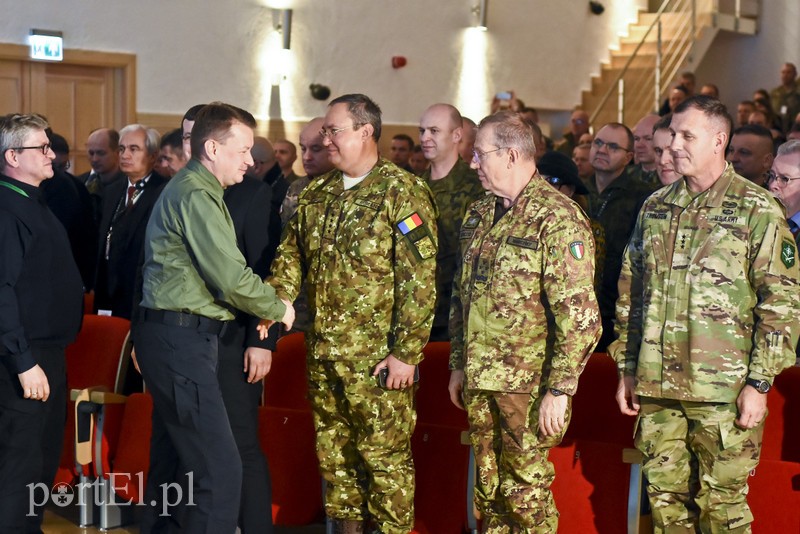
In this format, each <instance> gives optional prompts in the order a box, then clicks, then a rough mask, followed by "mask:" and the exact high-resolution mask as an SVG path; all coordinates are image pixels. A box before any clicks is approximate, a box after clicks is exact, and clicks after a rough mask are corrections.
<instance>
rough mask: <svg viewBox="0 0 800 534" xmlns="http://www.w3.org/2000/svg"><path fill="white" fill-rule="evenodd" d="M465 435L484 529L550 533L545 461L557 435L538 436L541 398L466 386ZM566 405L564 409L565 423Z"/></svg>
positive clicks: (553, 526) (553, 522)
mask: <svg viewBox="0 0 800 534" xmlns="http://www.w3.org/2000/svg"><path fill="white" fill-rule="evenodd" d="M464 401H465V406H466V408H467V415H468V417H469V425H470V428H469V434H470V440H471V441H472V447H473V449H474V451H475V464H476V466H477V476H476V480H475V504H476V506H477V507H478V510H480V512H481V516H482V518H483V524H484V528H485V532H487V533H491V534H501V533H503V534H505V533H509V534H510V533H515V534H516V533H534V532H535V533H554V532H556V530H558V510H556V505H555V501H554V500H553V494H552V493H551V492H550V484H552V482H553V479H554V478H555V470H554V469H553V464H552V463H550V462H549V461H548V460H547V455H548V453H549V451H550V448H552V447H555V446H556V445H558V444H559V443H561V439H562V438H563V436H564V432H566V426H565V428H564V430H563V431H562V433H561V434H560V435H557V436H553V437H548V438H542V437H541V436H540V435H539V429H538V425H539V404H540V402H541V397H537V396H534V395H532V394H530V393H503V392H497V391H481V390H468V391H465V393H464ZM569 415H570V409H569V408H568V409H567V422H568V421H569Z"/></svg>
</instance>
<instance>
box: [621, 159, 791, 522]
mask: <svg viewBox="0 0 800 534" xmlns="http://www.w3.org/2000/svg"><path fill="white" fill-rule="evenodd" d="M797 280H798V264H797V259H796V247H795V243H794V241H793V239H792V235H791V233H790V232H789V230H788V227H787V225H786V222H785V220H784V218H783V214H782V210H781V208H780V207H779V206H778V204H777V202H776V201H775V199H773V198H772V197H771V196H770V195H769V193H767V192H765V191H764V189H763V188H761V187H758V186H756V185H753V184H752V183H750V182H749V181H747V180H745V179H744V178H742V177H741V176H738V175H736V173H735V172H734V171H733V167H732V166H731V165H730V164H728V166H727V168H726V169H725V172H724V173H723V175H722V176H721V177H720V178H719V179H718V180H717V182H716V183H715V184H714V185H713V186H711V188H710V189H709V190H707V191H705V192H703V193H700V194H699V195H698V194H697V193H692V192H691V191H689V190H688V189H687V187H686V182H685V180H679V181H677V182H675V183H674V184H672V185H670V186H668V187H666V188H664V189H661V190H660V191H658V192H657V193H655V194H654V195H653V196H651V197H650V198H649V199H647V201H646V202H645V204H644V206H643V207H642V210H641V212H640V214H639V218H638V222H637V225H636V228H635V229H634V233H633V236H632V237H631V241H630V244H629V245H628V248H627V251H626V254H625V261H624V265H623V270H622V276H621V277H620V298H619V301H618V303H617V321H618V324H617V334H618V335H619V338H618V339H617V341H615V342H614V343H613V344H612V345H611V346H610V347H609V352H610V353H611V354H612V356H614V359H615V360H616V361H617V365H618V367H619V369H620V373H621V374H623V375H626V376H635V377H636V387H635V392H636V393H637V394H638V395H640V396H641V397H640V401H641V404H642V408H641V411H640V416H639V421H638V431H637V434H636V445H637V447H638V448H639V449H640V450H641V451H642V452H643V453H644V454H645V463H644V466H643V467H644V471H645V474H646V475H647V477H648V480H649V486H648V493H649V495H650V501H651V505H652V508H653V519H654V522H655V524H656V531H657V532H673V531H674V532H684V531H686V532H694V529H695V527H696V526H698V525H699V527H700V528H701V530H702V531H703V532H720V531H724V532H749V524H750V523H751V522H752V520H753V516H752V514H751V512H750V510H749V508H748V507H747V501H746V494H747V476H748V473H749V471H750V470H752V469H753V468H754V467H755V466H756V465H757V463H758V456H759V453H760V449H761V436H762V433H763V429H764V425H763V422H762V423H761V424H760V425H759V426H757V427H756V428H754V429H751V430H741V429H739V428H738V427H736V426H735V425H734V423H733V421H734V419H735V418H736V417H737V408H736V399H737V398H738V396H739V393H740V391H741V389H742V387H743V386H744V383H745V379H746V378H747V377H748V376H749V377H750V378H754V379H763V380H767V381H769V382H770V383H771V382H772V380H773V378H774V377H775V376H776V375H777V374H778V373H780V372H781V370H783V369H784V368H786V367H788V366H790V365H792V363H793V362H794V347H795V343H796V341H797V327H796V325H795V324H794V323H795V321H796V318H797V316H798V313H799V312H800V310H799V309H798V308H799V307H800V305H799V303H798V297H799V296H800V295H798V285H797Z"/></svg>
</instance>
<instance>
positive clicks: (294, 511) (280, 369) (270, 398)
mask: <svg viewBox="0 0 800 534" xmlns="http://www.w3.org/2000/svg"><path fill="white" fill-rule="evenodd" d="M259 438H260V440H261V448H262V449H263V451H264V454H265V455H266V456H267V461H268V463H269V469H270V475H271V477H272V520H273V522H274V523H275V524H276V525H282V526H299V525H307V524H310V523H313V522H315V521H319V520H320V519H321V518H322V515H323V509H322V477H320V474H319V462H318V461H317V454H316V440H315V435H314V418H313V414H312V411H311V404H310V403H309V401H308V381H307V377H306V347H305V341H304V337H303V334H301V333H295V334H290V335H288V336H284V337H282V338H280V340H278V345H277V348H276V350H275V352H274V353H273V355H272V367H271V368H270V372H269V374H268V375H267V376H266V378H265V379H264V406H263V407H261V408H260V409H259Z"/></svg>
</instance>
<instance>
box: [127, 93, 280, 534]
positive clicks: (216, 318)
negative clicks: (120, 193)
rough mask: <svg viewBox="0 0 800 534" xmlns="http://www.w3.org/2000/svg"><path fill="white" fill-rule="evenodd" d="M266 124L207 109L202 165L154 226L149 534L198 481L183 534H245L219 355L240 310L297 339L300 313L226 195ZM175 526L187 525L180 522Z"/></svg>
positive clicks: (202, 119) (200, 127)
mask: <svg viewBox="0 0 800 534" xmlns="http://www.w3.org/2000/svg"><path fill="white" fill-rule="evenodd" d="M253 127H255V119H253V116H252V115H250V114H249V113H247V112H246V111H244V110H241V109H238V108H235V107H233V106H230V105H227V104H221V103H214V104H209V105H208V106H205V107H204V108H203V109H201V110H200V111H199V112H198V114H197V117H196V122H195V125H194V128H193V129H192V134H191V135H192V137H191V146H192V154H193V158H192V160H191V161H190V162H189V163H188V164H187V165H186V167H184V168H183V169H181V171H179V172H178V174H176V175H175V177H174V178H172V180H171V181H170V182H169V184H168V186H167V187H165V188H164V191H163V193H162V196H161V197H160V198H159V200H158V202H157V203H156V205H155V206H154V208H153V213H152V216H151V218H150V221H149V222H148V224H147V232H146V239H145V260H144V266H143V268H142V277H143V298H142V301H141V310H140V313H138V318H139V319H140V322H139V323H138V324H137V325H136V328H135V330H134V342H135V345H136V354H137V357H138V360H139V364H140V367H141V370H142V375H143V377H144V381H145V384H146V385H147V387H148V389H149V390H150V392H151V393H152V395H153V408H154V409H153V437H152V440H151V449H150V469H149V472H148V480H147V489H146V491H145V499H144V501H145V502H146V503H148V504H149V506H148V507H147V508H146V510H145V512H144V515H143V518H142V532H143V533H146V532H161V531H167V530H169V529H170V528H171V527H170V524H171V523H174V522H175V520H174V519H173V518H172V517H170V512H169V507H168V506H167V505H166V502H165V501H166V500H167V499H166V496H165V493H166V488H168V487H169V486H170V483H171V482H173V481H174V480H175V479H176V477H177V475H178V474H179V473H178V472H177V471H176V470H177V466H178V465H180V466H181V473H180V476H181V477H182V476H184V474H185V476H186V477H187V479H188V483H187V486H188V492H189V493H188V495H187V496H186V499H185V500H184V502H183V503H179V504H180V505H186V506H185V509H184V510H185V512H184V514H183V517H182V520H181V522H180V523H181V529H182V530H183V531H185V532H207V533H216V532H234V531H235V529H236V524H237V518H238V514H239V496H240V491H241V486H242V464H241V461H240V459H239V454H238V450H237V448H236V443H235V441H234V438H233V434H232V433H231V428H230V423H229V421H228V417H227V413H226V411H225V406H224V404H223V400H222V396H221V394H220V389H219V385H218V383H217V374H216V368H217V343H218V336H219V334H220V332H221V331H222V329H223V328H224V326H225V323H226V322H227V321H229V320H231V319H233V318H234V313H233V308H238V309H241V310H243V311H245V312H247V313H249V314H252V315H255V316H257V317H261V318H263V319H266V320H271V321H275V320H280V321H282V322H284V323H285V324H286V325H287V327H289V328H291V325H292V321H293V320H294V310H293V308H292V307H291V304H290V303H289V302H287V301H284V302H283V303H282V302H281V301H280V300H279V299H278V297H277V296H276V295H275V291H274V290H273V289H272V288H271V287H270V286H268V285H266V284H264V283H263V281H262V280H261V279H260V278H259V277H258V276H257V275H255V274H254V273H253V271H252V270H250V269H249V268H248V267H247V266H246V262H245V259H244V258H243V257H242V254H241V252H239V250H238V248H237V247H236V237H235V233H234V228H233V223H232V222H231V217H230V214H229V213H228V210H227V208H226V207H225V204H224V202H223V197H222V195H223V191H224V188H225V187H227V186H230V185H233V184H236V183H239V182H241V181H242V177H243V176H244V172H245V170H246V169H247V167H248V166H249V165H252V164H253V160H252V157H251V156H250V148H251V147H252V145H253ZM175 515H178V514H177V513H175Z"/></svg>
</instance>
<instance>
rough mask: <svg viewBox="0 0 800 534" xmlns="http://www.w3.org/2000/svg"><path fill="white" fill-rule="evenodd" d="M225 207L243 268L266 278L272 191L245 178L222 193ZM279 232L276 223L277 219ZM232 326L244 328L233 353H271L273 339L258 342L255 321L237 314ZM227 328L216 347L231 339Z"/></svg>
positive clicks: (272, 248) (270, 254) (270, 248)
mask: <svg viewBox="0 0 800 534" xmlns="http://www.w3.org/2000/svg"><path fill="white" fill-rule="evenodd" d="M223 199H224V200H225V205H226V206H227V207H228V211H229V212H230V214H231V219H232V220H233V228H234V230H235V231H236V245H237V246H238V247H239V250H240V251H241V252H242V255H243V256H244V259H245V260H246V261H247V266H248V267H250V268H251V269H253V272H254V273H256V274H257V275H259V276H260V277H261V278H266V276H267V275H268V274H269V268H270V264H271V263H272V258H273V257H274V251H275V246H273V245H276V244H275V243H272V242H271V235H272V232H271V231H270V226H271V225H274V224H275V221H274V218H273V217H272V216H271V212H272V210H271V203H272V188H271V187H269V185H267V184H266V183H264V182H262V181H261V180H258V179H256V178H249V177H245V178H244V181H242V183H240V184H236V185H233V186H230V187H228V188H227V189H225V194H224V196H223ZM277 224H278V231H280V219H278V222H277ZM235 324H236V325H237V327H238V328H246V329H247V335H246V337H245V345H244V347H237V348H236V349H237V350H240V351H241V352H244V348H246V347H262V348H267V349H270V350H273V349H274V348H275V341H274V339H275V338H274V337H273V336H270V338H269V339H267V340H264V341H260V340H259V339H258V333H257V332H256V328H255V327H256V325H257V324H258V318H256V317H252V316H249V315H247V314H245V313H243V312H241V311H237V315H236V321H235ZM233 326H234V325H233V324H232V325H230V326H229V327H228V329H227V332H226V333H225V334H224V335H223V337H222V338H220V347H223V346H225V345H226V343H227V340H228V338H231V339H233V338H234V337H235V336H233V335H232V334H233V330H234V329H233V328H232V327H233Z"/></svg>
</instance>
